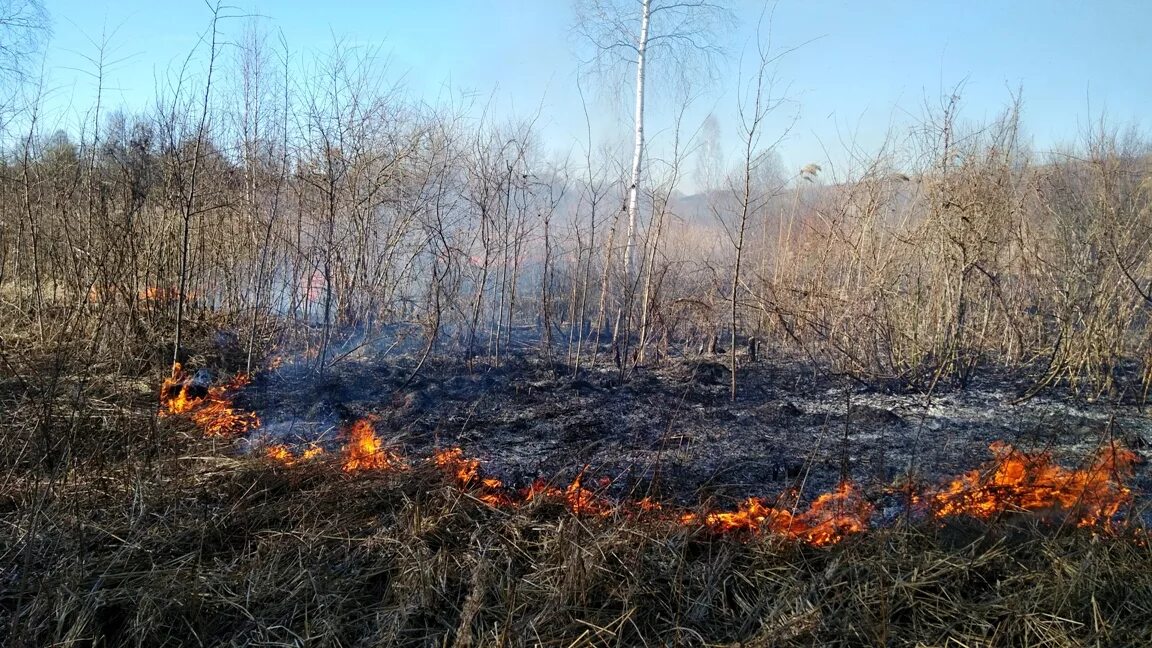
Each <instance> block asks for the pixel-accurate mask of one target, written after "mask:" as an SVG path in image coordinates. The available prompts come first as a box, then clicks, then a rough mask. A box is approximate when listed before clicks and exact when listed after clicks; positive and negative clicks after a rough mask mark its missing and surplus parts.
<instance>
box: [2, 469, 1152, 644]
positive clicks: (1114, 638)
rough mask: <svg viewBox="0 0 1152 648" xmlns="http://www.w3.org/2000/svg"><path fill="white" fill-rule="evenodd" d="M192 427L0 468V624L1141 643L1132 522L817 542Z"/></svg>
mask: <svg viewBox="0 0 1152 648" xmlns="http://www.w3.org/2000/svg"><path fill="white" fill-rule="evenodd" d="M205 454H208V451H207V449H206V448H198V453H197V455H183V456H176V457H171V458H168V459H165V460H162V461H156V462H153V463H151V464H150V465H138V466H134V467H131V468H128V467H125V468H122V469H120V470H116V471H106V472H104V473H102V474H90V475H87V476H85V477H84V478H74V479H70V480H68V481H67V482H63V483H57V484H54V485H53V486H52V487H51V488H44V487H43V486H42V485H40V486H38V485H35V484H33V483H28V482H23V483H17V484H13V483H9V485H8V487H7V488H6V489H5V493H4V497H3V500H2V504H0V506H2V510H3V518H4V520H5V529H6V531H5V532H4V538H5V539H4V551H5V555H6V556H7V558H6V559H5V562H6V563H7V564H8V565H10V568H9V569H6V571H5V582H6V584H5V587H4V588H3V590H2V592H0V601H2V603H0V610H2V611H3V612H2V615H3V617H2V618H3V627H4V642H5V645H10V646H22V645H27V646H32V645H49V644H51V645H148V646H158V645H190V644H191V645H219V644H222V643H226V644H233V645H317V646H367V645H395V646H430V645H457V646H465V645H475V646H481V645H485V646H487V645H492V646H495V645H508V646H515V645H555V646H572V645H575V646H606V645H622V646H634V645H652V646H663V645H684V646H703V645H744V646H792V645H794V646H807V645H828V646H858V645H914V644H915V645H925V644H927V645H1003V646H1009V645H1015V646H1032V645H1051V646H1080V645H1086V644H1089V645H1111V646H1125V645H1142V644H1144V643H1146V642H1148V641H1149V640H1150V639H1152V637H1150V636H1149V629H1150V628H1152V610H1150V609H1149V603H1148V601H1149V600H1152V597H1150V595H1152V576H1149V574H1150V573H1152V572H1150V570H1148V568H1147V566H1148V560H1149V554H1148V551H1149V549H1148V547H1147V544H1146V540H1145V538H1144V537H1143V536H1138V535H1129V534H1128V533H1124V534H1122V536H1121V537H1106V538H1102V537H1093V536H1092V535H1089V534H1086V533H1082V532H1072V531H1065V532H1055V531H1054V530H1053V529H1052V528H1050V527H1043V526H1040V525H1038V524H1037V522H1036V521H1035V520H1029V519H1027V518H1010V519H1007V520H1003V521H1001V522H1000V523H998V524H996V525H994V526H991V527H989V526H985V525H979V524H976V523H974V522H964V521H963V520H954V521H952V522H950V523H948V524H946V525H944V526H942V527H936V526H917V527H909V526H897V527H895V528H889V529H885V530H882V531H878V532H875V533H870V534H866V535H863V536H858V537H855V538H852V539H850V540H849V541H847V542H844V543H842V544H840V545H837V546H836V547H834V548H832V549H807V548H804V547H803V546H801V545H796V544H793V543H790V542H781V541H780V540H779V539H777V538H776V537H775V536H771V535H768V536H760V537H752V538H747V537H746V538H740V539H736V538H728V537H716V536H712V535H710V534H708V533H705V532H701V531H693V530H691V529H686V528H685V527H682V526H677V525H674V524H666V523H659V522H651V523H640V522H635V521H632V522H630V521H628V520H626V519H614V518H607V519H606V518H587V517H576V516H573V515H571V514H567V513H564V512H563V511H559V512H558V511H557V510H555V509H553V508H550V507H549V506H547V505H545V504H541V505H539V506H535V507H530V508H528V509H516V510H498V509H493V508H491V507H489V506H487V505H485V504H484V503H482V502H480V501H477V500H475V499H473V498H471V497H469V496H468V495H467V494H465V493H463V492H461V491H460V490H457V489H456V488H455V487H453V486H452V485H451V483H450V482H449V481H448V480H446V479H445V478H444V477H443V476H442V474H441V473H438V472H435V471H432V470H415V471H406V472H399V473H366V474H363V475H360V476H356V477H343V478H339V477H338V478H333V475H332V473H331V471H330V470H328V469H326V467H325V466H324V465H323V464H321V463H317V464H315V465H313V466H310V467H309V466H300V467H295V468H291V469H286V468H283V467H280V466H278V465H276V464H274V463H272V462H269V461H265V460H261V459H244V460H223V459H210V458H208V457H205V456H204V455H205Z"/></svg>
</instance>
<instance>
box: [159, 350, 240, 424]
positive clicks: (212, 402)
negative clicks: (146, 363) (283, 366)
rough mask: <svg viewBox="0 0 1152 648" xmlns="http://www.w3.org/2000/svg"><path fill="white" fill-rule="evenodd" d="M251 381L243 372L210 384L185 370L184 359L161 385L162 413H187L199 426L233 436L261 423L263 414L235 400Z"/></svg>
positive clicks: (174, 367)
mask: <svg viewBox="0 0 1152 648" xmlns="http://www.w3.org/2000/svg"><path fill="white" fill-rule="evenodd" d="M247 384H248V376H246V375H244V374H239V375H237V376H236V377H235V378H233V379H232V380H231V381H229V382H228V383H227V384H224V385H218V386H210V385H208V384H206V383H205V381H203V380H198V379H197V377H196V376H189V375H187V374H186V373H185V372H184V368H183V367H181V366H180V363H176V364H175V365H174V366H173V367H172V375H171V377H169V378H166V379H165V380H164V383H163V385H161V387H160V404H161V406H163V408H164V409H163V410H161V413H162V414H164V415H172V414H187V415H188V416H189V417H190V418H191V419H192V421H193V422H194V423H195V424H196V427H198V428H200V429H201V430H202V431H203V432H204V434H206V435H208V436H222V437H232V436H239V435H241V434H245V433H246V432H248V431H250V430H253V429H255V428H258V427H260V418H259V417H258V416H256V414H255V413H253V412H245V411H242V410H240V409H238V408H237V407H236V406H235V405H234V404H233V400H232V399H233V394H234V393H235V392H237V391H238V390H240V389H242V388H243V387H244V386H245V385H247Z"/></svg>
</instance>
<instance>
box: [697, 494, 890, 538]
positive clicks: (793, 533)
mask: <svg viewBox="0 0 1152 648" xmlns="http://www.w3.org/2000/svg"><path fill="white" fill-rule="evenodd" d="M871 517H872V505H871V504H870V503H868V501H867V500H865V499H864V497H863V496H862V495H861V494H860V492H859V491H858V490H857V489H856V487H855V486H853V485H852V483H851V482H848V481H843V482H840V485H839V486H837V487H836V490H834V491H832V492H830V493H824V494H822V495H820V496H819V497H817V498H816V499H815V500H814V501H813V502H812V505H811V506H810V507H809V508H808V510H807V511H805V512H803V513H800V514H793V513H792V511H790V510H788V509H782V508H776V507H773V506H768V505H767V504H765V503H764V500H762V499H760V498H758V497H749V498H748V499H746V500H744V501H743V502H742V503H741V504H740V506H739V507H737V509H736V510H735V511H732V512H724V513H705V514H703V515H701V514H697V513H687V514H684V515H682V516H681V517H680V521H681V523H683V524H686V525H698V524H703V525H704V526H705V527H707V528H709V529H711V530H712V531H716V532H746V533H761V532H767V533H772V534H775V535H780V536H784V537H787V538H791V539H794V540H799V541H802V542H806V543H808V544H811V545H815V546H818V547H823V546H827V545H830V544H835V543H837V542H839V541H840V540H842V539H844V538H845V537H847V536H849V535H851V534H853V533H859V532H861V531H863V530H865V529H867V528H868V523H869V520H870V519H871Z"/></svg>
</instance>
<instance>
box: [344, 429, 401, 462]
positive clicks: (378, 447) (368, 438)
mask: <svg viewBox="0 0 1152 648" xmlns="http://www.w3.org/2000/svg"><path fill="white" fill-rule="evenodd" d="M345 437H346V438H347V443H346V444H345V446H344V463H343V466H342V468H343V470H344V472H347V473H354V472H359V471H362V470H391V469H403V468H404V459H403V458H402V457H400V455H398V454H396V453H394V452H392V451H391V450H388V449H387V448H385V447H384V443H383V441H381V440H380V437H378V436H376V430H375V426H374V421H373V420H372V419H371V418H362V419H360V420H358V421H356V422H355V423H353V424H352V425H351V426H350V427H349V428H348V429H347V430H346V431H345Z"/></svg>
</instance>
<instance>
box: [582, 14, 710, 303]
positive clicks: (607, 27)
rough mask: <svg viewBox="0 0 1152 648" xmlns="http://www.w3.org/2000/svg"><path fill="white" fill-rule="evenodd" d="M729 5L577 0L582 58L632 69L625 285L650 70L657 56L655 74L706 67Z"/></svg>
mask: <svg viewBox="0 0 1152 648" xmlns="http://www.w3.org/2000/svg"><path fill="white" fill-rule="evenodd" d="M727 15H728V11H727V10H726V9H725V8H724V7H723V6H721V5H720V4H718V3H715V2H708V1H707V0H640V2H639V3H637V2H636V1H635V0H578V4H577V16H578V26H579V27H578V28H579V30H580V32H581V33H582V34H583V35H584V36H585V38H586V39H587V40H588V41H589V42H590V43H591V44H592V46H593V48H594V49H593V56H592V57H591V59H590V60H589V61H587V63H589V64H591V69H592V70H593V71H595V72H596V73H597V74H600V75H602V76H603V78H609V75H611V73H612V72H613V70H614V68H617V67H619V66H621V65H627V66H630V67H631V69H634V70H635V81H634V84H633V87H632V91H633V99H634V101H633V114H632V165H631V170H630V173H629V181H628V187H627V198H626V200H625V204H624V210H625V211H626V212H627V214H628V229H627V235H626V239H625V244H624V259H623V262H624V285H626V286H627V285H633V282H632V275H633V272H634V269H635V254H636V253H635V250H636V231H637V228H638V223H637V214H638V213H639V206H638V202H639V197H640V189H641V187H640V184H641V182H642V179H643V175H644V160H645V144H646V140H645V135H644V106H645V99H646V95H647V92H648V86H649V82H650V79H651V78H652V76H653V75H652V73H651V72H652V71H651V70H650V69H649V66H650V65H651V64H653V63H659V62H661V61H664V62H667V64H668V65H667V66H666V67H665V68H664V69H662V70H660V74H659V75H658V76H661V77H667V78H688V77H689V76H692V75H693V74H696V73H707V72H709V71H710V70H711V68H712V60H713V58H714V57H715V56H716V55H717V54H718V53H719V51H720V49H719V46H718V45H716V44H715V43H714V42H713V41H714V32H715V28H716V27H717V26H718V25H719V23H720V22H722V21H723V20H725V19H726V17H727Z"/></svg>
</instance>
